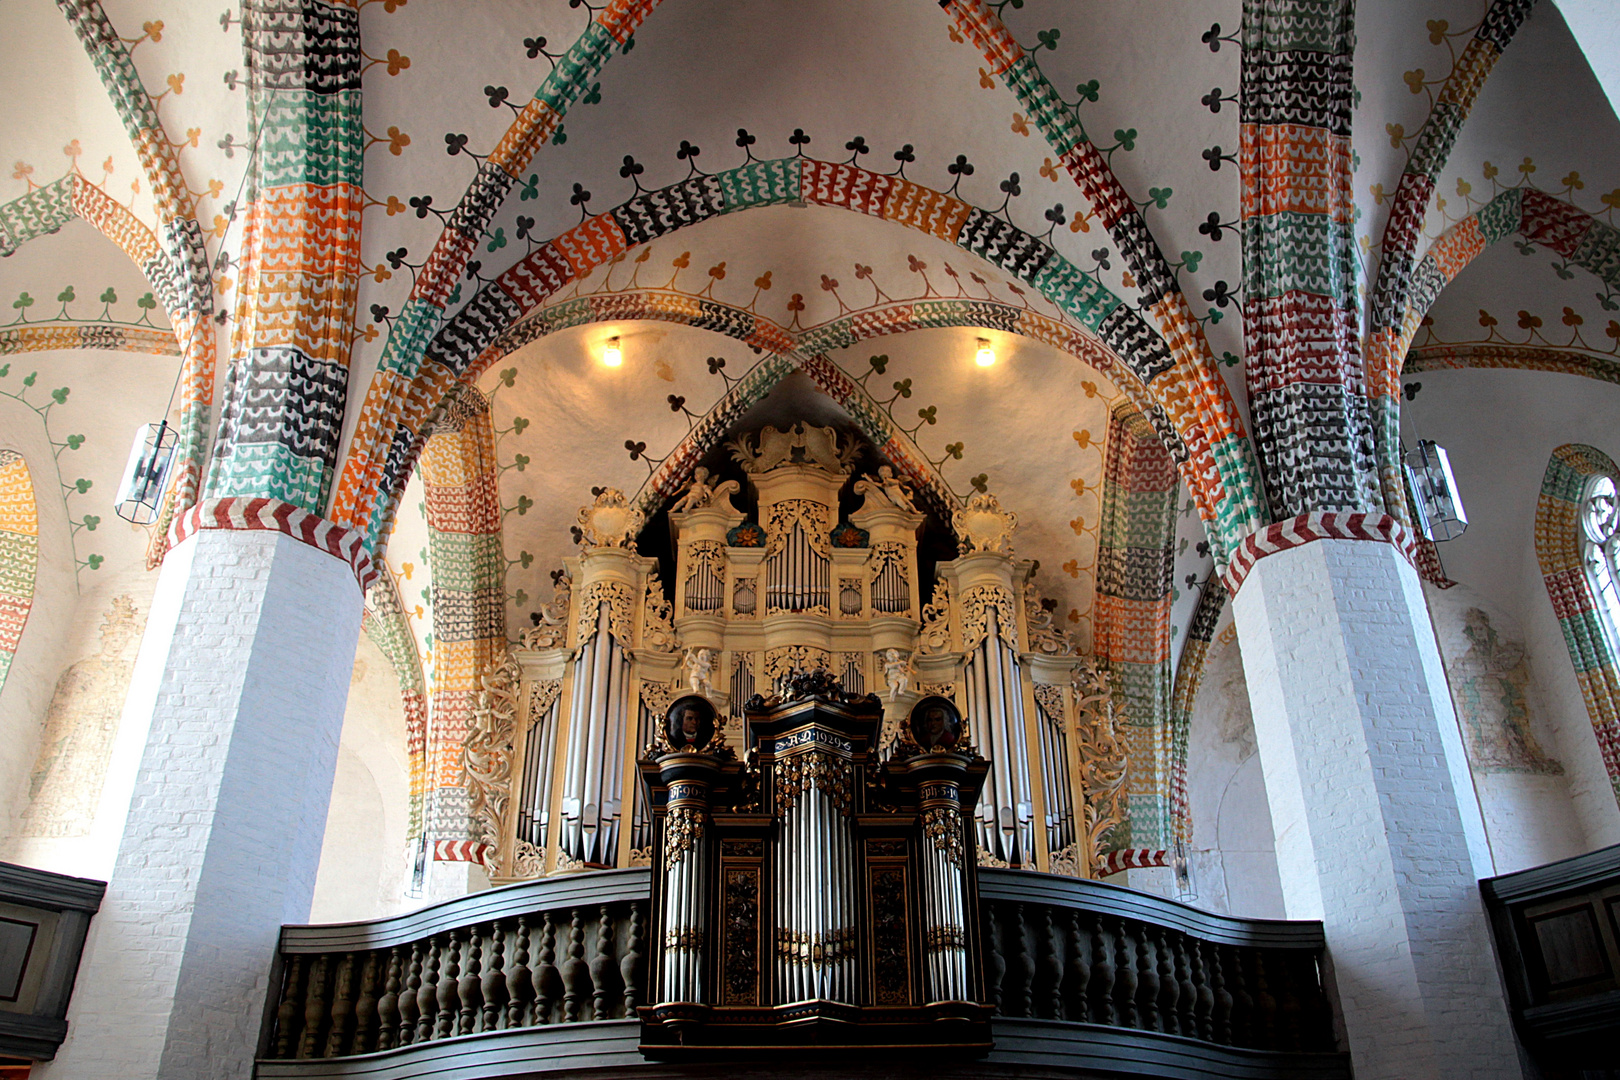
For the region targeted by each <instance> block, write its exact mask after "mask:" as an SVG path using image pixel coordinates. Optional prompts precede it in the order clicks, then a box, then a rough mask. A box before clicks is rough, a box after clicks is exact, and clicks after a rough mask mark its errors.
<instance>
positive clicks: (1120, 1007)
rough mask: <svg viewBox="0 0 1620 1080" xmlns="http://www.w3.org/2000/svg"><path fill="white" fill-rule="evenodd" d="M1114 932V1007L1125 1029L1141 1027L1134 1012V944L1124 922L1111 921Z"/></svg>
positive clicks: (1118, 919)
mask: <svg viewBox="0 0 1620 1080" xmlns="http://www.w3.org/2000/svg"><path fill="white" fill-rule="evenodd" d="M1110 922H1111V923H1112V925H1113V930H1114V944H1115V947H1116V949H1117V952H1116V953H1115V956H1114V1007H1115V1010H1116V1011H1117V1013H1118V1014H1119V1023H1121V1024H1123V1025H1124V1026H1125V1027H1130V1028H1133V1027H1141V1026H1142V1025H1141V1023H1140V1022H1139V1021H1138V1019H1137V1016H1138V1013H1137V1011H1136V943H1135V942H1134V941H1132V940H1131V938H1130V936H1129V935H1128V934H1127V933H1126V928H1125V920H1124V919H1120V918H1114V919H1111V920H1110Z"/></svg>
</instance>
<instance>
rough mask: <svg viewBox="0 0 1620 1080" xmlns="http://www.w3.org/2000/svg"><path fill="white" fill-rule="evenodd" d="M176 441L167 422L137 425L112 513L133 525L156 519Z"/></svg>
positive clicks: (178, 436)
mask: <svg viewBox="0 0 1620 1080" xmlns="http://www.w3.org/2000/svg"><path fill="white" fill-rule="evenodd" d="M179 441H180V433H179V432H177V431H176V430H175V429H174V428H172V427H170V426H169V425H168V422H167V421H162V420H160V421H158V422H157V423H156V424H143V425H142V426H141V429H140V430H139V431H137V432H136V433H135V445H134V446H132V447H131V448H130V451H129V465H128V467H126V468H125V469H124V480H123V482H122V483H121V484H119V485H118V494H117V495H116V496H115V497H114V498H113V513H115V514H117V515H118V516H119V517H121V518H123V519H124V520H125V521H132V522H134V523H135V524H137V525H150V524H152V522H154V521H156V520H157V516H158V504H159V503H160V502H161V501H162V499H163V486H164V483H165V482H166V481H167V480H168V478H169V467H170V466H171V465H173V464H174V448H175V446H176V444H177V443H179Z"/></svg>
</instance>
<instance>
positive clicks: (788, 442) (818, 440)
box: [726, 421, 859, 473]
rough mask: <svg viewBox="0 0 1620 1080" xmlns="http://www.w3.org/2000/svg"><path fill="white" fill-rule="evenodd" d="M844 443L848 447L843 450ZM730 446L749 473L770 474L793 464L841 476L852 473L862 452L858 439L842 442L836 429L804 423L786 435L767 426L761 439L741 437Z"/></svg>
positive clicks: (733, 453) (762, 432)
mask: <svg viewBox="0 0 1620 1080" xmlns="http://www.w3.org/2000/svg"><path fill="white" fill-rule="evenodd" d="M841 441H842V442H844V443H845V445H844V446H843V447H842V448H840V446H839V443H840V442H841ZM726 445H727V446H728V447H729V448H730V450H731V456H732V457H733V458H734V459H736V461H737V463H738V464H739V465H741V466H742V467H743V471H744V472H747V473H763V472H769V471H770V470H772V469H774V468H776V467H777V466H778V465H786V464H789V463H791V462H802V463H804V464H810V465H820V466H821V467H822V468H824V469H827V470H828V471H829V472H837V473H841V472H845V471H847V470H848V467H849V463H850V462H851V461H853V460H854V458H855V453H856V451H857V449H858V448H859V444H858V443H857V442H856V441H855V440H854V439H849V440H840V439H839V437H838V431H837V429H836V428H830V427H816V426H815V425H813V424H805V423H804V422H803V421H800V422H799V423H796V424H794V425H793V426H792V427H791V428H789V429H788V430H786V431H778V430H777V429H776V428H774V427H771V426H769V425H767V426H766V427H765V428H764V429H763V430H761V431H760V433H759V434H758V435H757V436H749V435H739V436H738V437H737V438H735V439H733V440H731V441H730V442H729V443H727V444H726Z"/></svg>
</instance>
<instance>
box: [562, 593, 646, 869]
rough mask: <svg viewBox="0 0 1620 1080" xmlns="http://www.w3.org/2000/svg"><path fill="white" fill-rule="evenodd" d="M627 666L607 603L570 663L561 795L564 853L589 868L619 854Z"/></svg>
mask: <svg viewBox="0 0 1620 1080" xmlns="http://www.w3.org/2000/svg"><path fill="white" fill-rule="evenodd" d="M630 686H631V679H630V662H629V660H628V659H627V658H626V657H625V653H624V648H623V646H621V645H620V643H619V641H618V639H617V638H616V637H615V636H614V635H613V633H612V631H611V629H610V628H609V611H608V606H607V605H606V604H603V605H601V606H600V607H599V608H598V610H597V615H596V628H595V631H594V633H593V634H592V635H591V638H590V640H589V641H586V642H583V643H582V644H581V645H580V648H579V655H578V656H577V657H576V658H575V660H574V707H573V709H572V711H571V713H570V722H569V725H568V751H567V753H568V759H567V761H568V765H567V769H566V771H565V772H564V780H563V793H562V795H563V797H562V835H561V840H562V851H563V853H564V854H566V855H567V856H568V857H569V858H571V859H574V860H577V861H579V862H583V863H585V864H587V865H596V866H612V865H614V863H615V860H616V856H617V854H618V831H619V812H620V806H621V804H622V792H623V787H624V783H623V781H624V777H623V776H622V775H621V774H622V772H623V758H624V728H625V722H626V719H627V713H628V708H627V706H628V704H629V703H628V701H627V700H626V699H627V697H628V695H629V691H630Z"/></svg>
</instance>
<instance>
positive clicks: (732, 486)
mask: <svg viewBox="0 0 1620 1080" xmlns="http://www.w3.org/2000/svg"><path fill="white" fill-rule="evenodd" d="M711 475H712V474H711V473H710V472H709V470H708V469H706V468H704V467H703V466H702V465H699V466H698V467H697V468H696V469H694V470H693V471H692V482H691V484H689V485H687V488H686V493H685V494H684V495H682V496H681V497H680V499H679V500H678V501H677V502H676V503H675V505H674V506H673V507H671V508H670V513H672V514H680V513H684V512H685V511H687V510H702V509H703V508H704V507H708V506H713V505H714V504H715V503H716V502H719V501H720V500H721V499H724V498H726V497H727V496H729V495H730V494H731V493H732V492H734V491H736V490H737V481H735V480H722V481H721V482H720V483H718V484H711V483H709V477H710V476H711Z"/></svg>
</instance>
